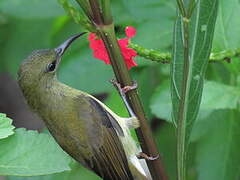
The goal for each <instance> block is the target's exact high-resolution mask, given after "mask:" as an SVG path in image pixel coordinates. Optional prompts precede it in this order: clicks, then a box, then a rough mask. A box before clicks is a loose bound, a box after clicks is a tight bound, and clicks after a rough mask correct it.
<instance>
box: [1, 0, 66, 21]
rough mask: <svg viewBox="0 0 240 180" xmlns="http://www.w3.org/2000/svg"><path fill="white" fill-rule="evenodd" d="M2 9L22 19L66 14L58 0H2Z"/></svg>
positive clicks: (5, 12)
mask: <svg viewBox="0 0 240 180" xmlns="http://www.w3.org/2000/svg"><path fill="white" fill-rule="evenodd" d="M26 10H27V11H26ZM0 11H2V12H3V13H4V14H7V15H9V16H12V17H17V18H21V19H37V18H38V19H43V18H51V17H57V16H60V15H63V14H64V11H63V9H62V8H61V6H59V5H58V3H57V1H56V0H51V1H48V0H32V1H28V0H1V2H0ZM43 12H44V13H43Z"/></svg>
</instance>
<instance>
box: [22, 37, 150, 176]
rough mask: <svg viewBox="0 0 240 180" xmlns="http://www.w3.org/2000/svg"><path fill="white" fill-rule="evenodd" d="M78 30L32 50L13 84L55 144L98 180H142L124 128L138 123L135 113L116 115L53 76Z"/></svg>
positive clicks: (134, 145)
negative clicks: (58, 42)
mask: <svg viewBox="0 0 240 180" xmlns="http://www.w3.org/2000/svg"><path fill="white" fill-rule="evenodd" d="M83 34H84V33H80V34H77V35H75V36H72V37H71V38H69V39H68V40H66V41H65V42H64V43H62V44H61V45H60V46H59V47H57V48H54V49H43V50H36V51H34V52H32V54H31V55H30V56H28V57H27V58H26V60H25V61H24V62H23V63H22V64H21V66H20V68H19V72H18V83H19V86H20V88H21V90H22V92H23V95H24V96H25V99H26V100H27V103H28V104H29V106H30V107H31V109H32V110H33V111H34V112H36V113H37V114H38V115H39V116H40V117H41V118H42V119H43V121H44V122H45V124H46V126H47V128H48V129H49V131H50V133H51V134H52V136H53V137H54V138H55V140H56V141H57V143H58V144H59V145H60V146H61V147H62V149H63V150H64V151H66V152H67V153H68V154H69V155H70V156H71V157H73V158H74V159H75V160H76V161H78V162H79V163H80V164H82V165H83V166H84V167H86V168H88V169H90V170H92V171H93V172H95V173H96V174H97V175H98V176H100V177H102V179H104V180H146V179H148V178H147V177H146V170H144V168H143V166H142V164H141V163H140V160H139V159H138V158H137V157H136V154H137V153H138V147H137V145H136V143H135V142H134V140H133V139H132V137H131V135H130V131H129V129H130V128H137V127H138V126H139V123H138V120H137V118H136V117H135V116H133V117H129V118H122V117H119V116H118V115H116V114H115V113H114V112H113V111H111V110H110V109H109V108H108V107H107V106H106V105H104V104H103V103H102V102H101V101H99V100H98V99H96V98H95V97H93V96H91V95H89V94H87V93H85V92H82V91H80V90H77V89H74V88H72V87H69V86H67V85H65V84H63V83H61V82H59V81H58V79H57V75H56V72H57V69H58V67H59V64H60V62H61V58H62V56H63V54H64V52H65V51H66V49H67V48H68V47H69V46H70V44H71V43H72V42H73V41H74V40H75V39H77V38H78V37H80V36H82V35H83ZM79 68H81V67H79ZM69 73H71V72H69ZM86 78H87V77H86Z"/></svg>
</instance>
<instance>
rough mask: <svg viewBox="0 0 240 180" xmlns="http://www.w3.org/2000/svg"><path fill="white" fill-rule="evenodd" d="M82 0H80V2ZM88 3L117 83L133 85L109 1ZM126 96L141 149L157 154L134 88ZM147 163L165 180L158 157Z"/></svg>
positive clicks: (149, 153)
mask: <svg viewBox="0 0 240 180" xmlns="http://www.w3.org/2000/svg"><path fill="white" fill-rule="evenodd" d="M77 1H80V0H77ZM82 1H83V0H81V2H82ZM99 2H101V3H102V2H105V3H103V4H101V6H100V4H99ZM89 4H90V7H91V12H92V13H93V15H92V17H93V18H92V19H90V21H91V22H92V24H93V25H94V26H95V28H96V30H97V33H98V34H99V35H100V36H101V38H102V39H103V42H104V45H105V47H106V49H107V52H108V55H109V57H110V61H111V64H112V67H113V71H114V74H115V76H116V79H117V81H118V83H120V84H121V85H122V86H123V87H124V86H131V85H133V81H132V79H131V76H130V74H129V71H128V69H127V66H126V64H125V61H124V59H123V56H122V53H121V50H120V47H119V44H118V41H117V38H116V35H115V31H114V24H113V21H112V17H109V16H111V11H110V4H109V1H108V0H107V1H96V0H89ZM84 6H85V4H84ZM106 8H108V9H106ZM103 11H105V12H103ZM85 13H86V12H85ZM88 17H89V15H88ZM105 23H106V24H105ZM127 98H128V101H129V104H130V106H131V107H132V109H133V111H134V112H135V114H136V116H137V117H138V119H139V122H140V127H139V128H138V129H137V130H136V133H137V136H138V139H139V142H140V145H141V148H142V151H143V152H145V153H146V154H148V155H149V156H158V150H157V146H156V143H155V142H154V139H153V135H152V132H151V130H150V128H149V126H148V124H147V119H146V117H145V114H144V110H143V106H142V104H141V101H140V99H139V96H138V94H137V91H136V90H132V91H129V92H128V93H127ZM147 165H148V167H149V171H150V173H151V175H152V178H153V179H154V180H167V176H166V174H165V172H164V169H163V165H162V164H161V161H160V158H158V159H156V160H154V161H147Z"/></svg>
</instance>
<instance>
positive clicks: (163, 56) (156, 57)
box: [128, 42, 240, 64]
mask: <svg viewBox="0 0 240 180" xmlns="http://www.w3.org/2000/svg"><path fill="white" fill-rule="evenodd" d="M128 47H129V48H132V49H134V50H135V51H136V52H137V54H138V55H139V56H140V57H143V58H145V59H148V60H151V61H154V62H158V63H163V64H170V63H171V59H172V55H171V54H170V53H161V52H159V51H157V50H153V49H147V48H144V47H142V46H140V45H138V44H134V43H132V42H130V43H129V45H128ZM239 56H240V48H237V49H230V50H224V51H220V52H212V53H211V54H210V58H209V62H210V63H215V62H221V61H227V62H229V61H230V60H231V59H232V58H234V57H239Z"/></svg>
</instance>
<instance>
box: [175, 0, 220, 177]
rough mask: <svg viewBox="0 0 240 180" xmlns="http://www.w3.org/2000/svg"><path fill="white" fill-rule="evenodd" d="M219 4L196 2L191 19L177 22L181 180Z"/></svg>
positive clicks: (177, 88) (177, 94)
mask: <svg viewBox="0 0 240 180" xmlns="http://www.w3.org/2000/svg"><path fill="white" fill-rule="evenodd" d="M217 7H218V0H201V1H197V4H196V8H195V10H194V12H193V15H192V17H191V18H190V19H187V20H186V18H188V17H183V15H182V16H181V15H180V14H179V15H178V18H177V20H176V24H175V31H174V44H173V62H172V66H171V72H172V74H171V77H172V83H171V87H172V89H171V94H172V104H173V121H174V122H175V124H177V139H178V141H177V167H178V168H177V169H178V179H179V180H182V179H185V174H186V172H185V166H186V165H185V160H186V152H187V146H188V144H189V137H190V133H191V130H192V127H193V124H194V122H195V120H196V118H197V114H198V111H199V106H200V102H201V96H202V88H203V79H204V74H205V71H206V67H207V64H208V59H209V55H210V52H211V47H212V39H213V33H214V26H215V21H216V16H217Z"/></svg>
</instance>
